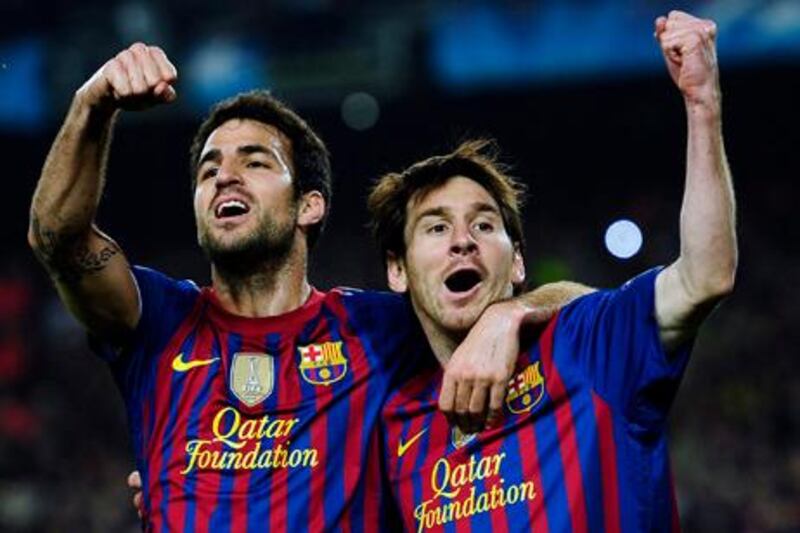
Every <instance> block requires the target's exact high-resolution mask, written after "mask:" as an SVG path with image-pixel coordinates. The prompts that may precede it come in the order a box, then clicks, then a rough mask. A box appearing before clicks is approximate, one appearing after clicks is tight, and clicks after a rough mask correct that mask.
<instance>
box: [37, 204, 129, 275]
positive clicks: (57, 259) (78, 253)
mask: <svg viewBox="0 0 800 533" xmlns="http://www.w3.org/2000/svg"><path fill="white" fill-rule="evenodd" d="M31 229H32V230H33V236H34V240H35V241H36V247H35V248H34V250H35V252H36V255H37V256H38V258H39V260H40V261H41V262H42V263H43V264H44V265H45V266H46V267H47V270H48V271H49V272H50V275H51V276H53V278H54V279H55V280H57V281H60V282H63V283H66V284H75V283H78V282H79V281H80V280H81V279H82V278H83V277H84V276H85V275H87V274H94V273H97V272H100V271H102V270H103V269H104V268H106V266H108V263H109V261H111V258H112V257H114V256H115V255H117V254H118V253H119V252H120V249H119V246H117V244H116V243H115V242H114V241H112V240H110V239H109V238H108V237H106V236H104V235H102V234H100V235H98V236H99V237H100V238H101V239H102V240H103V241H104V245H103V247H102V248H101V249H100V250H97V251H93V250H91V249H89V240H88V239H87V238H86V236H85V234H83V233H82V232H81V233H77V232H71V231H69V230H67V231H55V230H52V229H50V228H48V227H45V226H42V225H41V223H40V222H39V218H38V217H37V216H36V215H35V214H34V215H33V216H32V217H31Z"/></svg>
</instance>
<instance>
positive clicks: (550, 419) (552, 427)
mask: <svg viewBox="0 0 800 533" xmlns="http://www.w3.org/2000/svg"><path fill="white" fill-rule="evenodd" d="M555 408H556V405H555V402H552V401H551V402H549V403H548V404H547V405H545V406H544V409H542V411H541V418H540V419H539V421H538V423H537V424H536V447H537V449H538V452H539V466H540V471H541V475H542V485H543V490H544V495H545V498H544V505H545V507H546V511H547V524H548V527H549V529H550V531H558V532H565V533H566V532H568V531H572V521H571V520H570V512H569V503H568V500H567V491H566V485H565V483H564V481H565V479H566V477H565V476H564V468H563V466H562V465H563V460H562V457H561V450H560V448H559V440H558V430H557V427H556V416H555Z"/></svg>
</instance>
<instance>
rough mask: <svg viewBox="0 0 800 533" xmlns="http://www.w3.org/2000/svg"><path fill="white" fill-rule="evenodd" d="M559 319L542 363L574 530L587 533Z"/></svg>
mask: <svg viewBox="0 0 800 533" xmlns="http://www.w3.org/2000/svg"><path fill="white" fill-rule="evenodd" d="M557 322H558V317H556V318H554V319H552V320H551V321H550V324H549V325H548V326H547V329H546V330H545V332H544V333H543V334H542V337H541V340H540V346H541V354H542V365H543V366H544V372H545V376H548V377H547V378H546V379H545V386H546V387H547V393H548V394H549V395H550V399H551V401H552V402H553V404H554V405H555V406H556V408H555V417H556V431H557V433H558V446H559V450H560V452H561V460H562V464H563V468H564V477H565V482H566V487H567V501H568V505H569V513H570V520H571V521H572V531H573V532H574V533H584V532H586V531H588V525H587V518H586V506H585V502H586V496H585V494H584V488H583V479H582V475H581V466H580V458H579V456H578V436H577V434H576V432H575V422H574V419H573V414H572V406H571V405H570V402H569V398H568V396H567V390H566V387H565V386H564V382H563V380H562V378H561V375H560V374H559V373H558V370H557V369H556V366H555V363H554V362H553V333H554V331H555V327H556V324H557Z"/></svg>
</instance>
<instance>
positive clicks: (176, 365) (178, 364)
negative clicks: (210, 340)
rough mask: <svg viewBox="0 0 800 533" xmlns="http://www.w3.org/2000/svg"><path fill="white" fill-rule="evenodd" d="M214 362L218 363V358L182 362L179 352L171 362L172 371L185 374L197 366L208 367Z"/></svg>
mask: <svg viewBox="0 0 800 533" xmlns="http://www.w3.org/2000/svg"><path fill="white" fill-rule="evenodd" d="M215 361H219V357H214V358H213V359H193V360H191V361H184V360H183V352H181V353H179V354H178V355H176V356H175V359H173V360H172V370H174V371H175V372H187V371H189V370H191V369H193V368H197V367H198V366H206V365H210V364H211V363H213V362H215Z"/></svg>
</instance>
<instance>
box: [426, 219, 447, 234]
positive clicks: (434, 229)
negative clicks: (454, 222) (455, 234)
mask: <svg viewBox="0 0 800 533" xmlns="http://www.w3.org/2000/svg"><path fill="white" fill-rule="evenodd" d="M445 231H447V224H445V223H444V222H437V223H436V224H431V225H430V226H428V229H427V230H426V233H431V234H434V235H440V234H442V233H444V232H445Z"/></svg>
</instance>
